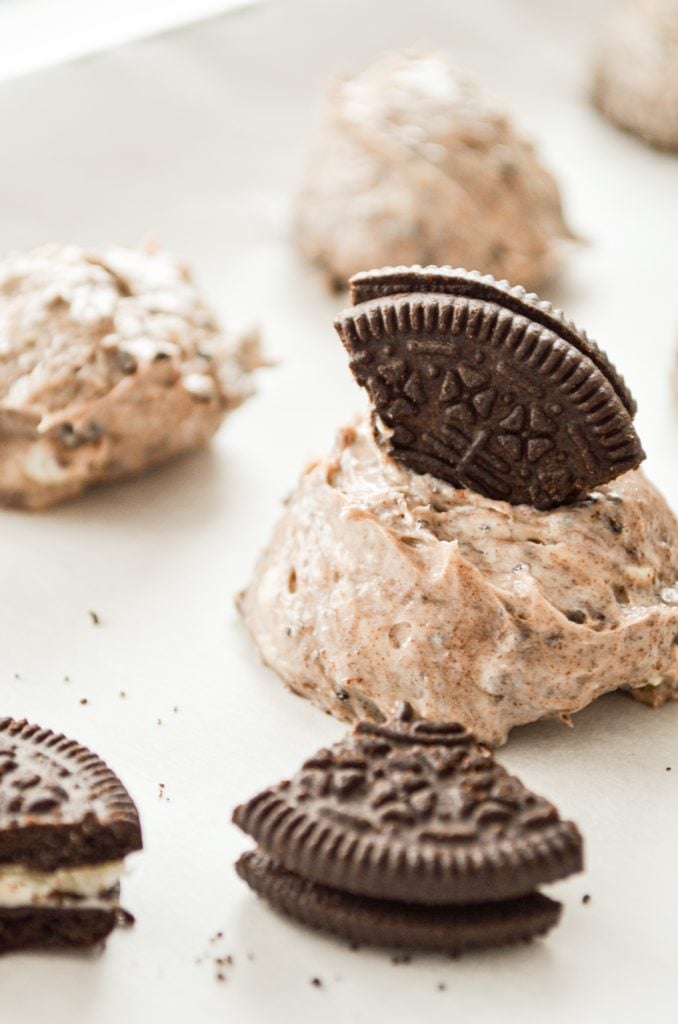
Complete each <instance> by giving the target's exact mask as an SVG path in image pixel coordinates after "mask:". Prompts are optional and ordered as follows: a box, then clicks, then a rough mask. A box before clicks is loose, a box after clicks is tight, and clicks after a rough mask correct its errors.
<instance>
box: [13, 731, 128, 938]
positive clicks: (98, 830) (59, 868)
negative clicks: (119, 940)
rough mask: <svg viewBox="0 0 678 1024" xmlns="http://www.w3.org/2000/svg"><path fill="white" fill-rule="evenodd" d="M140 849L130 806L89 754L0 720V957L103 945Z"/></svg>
mask: <svg viewBox="0 0 678 1024" xmlns="http://www.w3.org/2000/svg"><path fill="white" fill-rule="evenodd" d="M141 845H142V841H141V828H140V824H139V816H138V814H137V810H136V807H135V806H134V804H133V802H132V800H131V798H130V796H129V794H128V793H127V790H126V789H125V788H124V786H123V785H122V783H121V782H120V780H119V779H118V778H117V776H116V775H114V774H113V772H112V771H111V770H110V768H108V767H107V765H105V764H104V762H103V761H102V760H101V759H100V758H99V757H97V755H96V754H93V753H92V752H91V751H90V750H87V748H86V747H83V746H81V745H80V744H79V743H76V742H75V741H74V740H69V739H67V738H66V737H65V736H62V735H60V734H57V733H54V732H52V731H51V730H50V729H41V728H40V727H39V726H37V725H29V724H28V723H27V722H25V721H15V720H13V719H11V718H0V953H5V952H8V951H10V950H16V949H25V948H28V947H50V946H52V947H54V946H56V947H69V946H91V945H92V944H94V943H97V942H100V941H101V940H102V939H104V938H105V937H106V936H107V935H108V934H109V932H110V931H111V930H112V929H113V928H114V926H115V924H116V922H117V920H118V917H119V915H120V914H121V911H120V907H119V892H120V887H119V879H120V876H121V873H122V870H123V859H124V858H125V857H126V856H127V855H128V854H130V853H133V852H134V851H135V850H140V849H141Z"/></svg>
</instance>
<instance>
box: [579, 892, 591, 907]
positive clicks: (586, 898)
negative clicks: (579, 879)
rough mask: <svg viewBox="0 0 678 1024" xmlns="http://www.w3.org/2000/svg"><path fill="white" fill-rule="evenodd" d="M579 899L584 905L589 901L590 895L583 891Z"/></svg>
mask: <svg viewBox="0 0 678 1024" xmlns="http://www.w3.org/2000/svg"><path fill="white" fill-rule="evenodd" d="M581 901H582V903H583V904H584V906H586V904H587V903H590V902H591V897H590V895H589V894H588V893H584V895H583V896H582V898H581Z"/></svg>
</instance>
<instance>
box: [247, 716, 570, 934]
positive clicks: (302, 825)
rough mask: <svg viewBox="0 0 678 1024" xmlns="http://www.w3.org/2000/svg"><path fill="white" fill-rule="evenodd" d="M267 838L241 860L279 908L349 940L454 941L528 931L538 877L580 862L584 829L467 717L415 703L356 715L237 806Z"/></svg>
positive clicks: (542, 909) (537, 920)
mask: <svg viewBox="0 0 678 1024" xmlns="http://www.w3.org/2000/svg"><path fill="white" fill-rule="evenodd" d="M233 820H234V821H235V823H236V824H237V825H239V826H240V828H242V829H243V830H244V831H245V832H247V833H248V834H249V835H251V836H252V837H253V838H254V839H255V840H256V842H257V843H258V847H257V849H256V850H254V851H252V852H248V853H244V854H243V855H242V856H241V857H240V859H239V861H238V863H237V871H238V873H239V874H240V876H241V877H242V878H243V879H244V880H245V881H246V882H247V884H248V885H249V886H250V887H251V888H252V889H254V891H255V892H257V893H258V894H259V895H261V896H263V897H264V898H265V899H267V900H268V901H269V902H270V903H271V904H272V905H273V906H274V907H276V908H277V909H279V910H282V911H283V912H285V913H286V914H288V915H289V916H291V917H293V918H296V919H297V920H300V921H302V922H303V923H305V924H308V925H310V926H312V927H314V928H317V929H319V930H322V931H328V932H331V933H333V934H336V935H338V936H340V937H342V938H344V939H347V940H348V941H351V942H358V943H365V944H368V945H375V946H386V947H404V948H411V949H421V950H431V951H437V952H447V953H458V952H462V951H464V950H467V949H474V948H484V947H489V946H496V945H503V944H505V943H509V942H517V941H521V940H526V939H530V938H533V937H535V936H537V935H541V934H543V933H545V932H546V931H548V930H549V929H550V928H551V927H553V925H555V924H556V923H557V921H558V919H559V916H560V911H561V906H560V904H559V903H556V902H555V901H553V900H551V899H549V898H548V897H546V896H544V895H543V894H541V893H540V892H538V887H539V886H540V885H542V884H546V883H548V882H554V881H556V880H558V879H561V878H564V877H566V876H567V875H569V874H572V873H573V872H576V871H579V870H581V868H582V863H583V853H582V839H581V836H580V834H579V831H578V829H577V827H576V826H575V825H574V824H573V823H572V822H569V821H563V820H562V819H561V818H560V816H559V814H558V812H557V810H556V808H555V807H554V806H553V805H552V804H550V803H549V802H548V801H546V800H544V799H543V798H542V797H538V796H536V795H535V794H533V793H531V792H530V791H529V790H527V789H526V788H525V787H524V786H523V785H522V783H521V782H519V781H518V779H516V778H514V777H513V776H511V775H509V774H508V772H507V771H506V770H505V769H504V768H502V767H501V766H500V765H498V764H497V763H496V762H495V761H494V759H493V758H492V755H491V754H490V752H489V751H488V750H487V749H486V748H485V747H483V746H481V745H479V744H478V743H477V742H476V741H475V740H474V738H473V737H472V736H471V734H470V733H469V732H468V731H467V730H466V729H465V728H464V727H463V726H462V725H460V724H459V723H441V722H430V721H423V720H420V719H417V718H416V716H415V715H414V713H413V711H412V709H411V707H410V706H409V705H401V706H400V708H399V709H398V712H397V714H396V716H395V717H394V718H392V719H391V720H389V721H387V722H386V723H384V724H381V725H377V724H374V723H369V722H361V723H358V725H356V727H355V729H354V730H353V732H352V733H351V734H350V735H349V736H348V737H347V738H346V739H344V740H343V741H342V742H340V743H338V744H336V745H335V746H333V747H331V748H330V749H323V750H320V751H318V753H317V754H315V755H314V756H313V757H311V758H309V759H308V760H307V761H306V762H305V763H304V765H303V766H302V767H301V769H300V770H299V772H297V774H296V775H294V776H293V777H292V778H291V779H290V780H286V781H284V782H281V783H279V784H278V785H277V786H273V787H271V788H270V789H267V790H264V791H263V792H262V793H259V794H258V795H257V796H255V797H253V798H252V799H251V800H249V801H248V802H247V803H245V804H242V805H240V806H239V807H237V808H236V809H235V811H234V814H233Z"/></svg>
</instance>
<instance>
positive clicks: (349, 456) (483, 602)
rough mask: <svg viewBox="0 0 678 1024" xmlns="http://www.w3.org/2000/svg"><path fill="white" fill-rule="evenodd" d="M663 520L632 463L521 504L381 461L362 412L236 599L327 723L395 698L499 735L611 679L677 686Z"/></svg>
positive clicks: (669, 535) (640, 691)
mask: <svg viewBox="0 0 678 1024" xmlns="http://www.w3.org/2000/svg"><path fill="white" fill-rule="evenodd" d="M677 579H678V523H677V522H676V519H675V518H674V516H673V514H672V512H671V511H670V509H669V508H668V506H667V504H666V503H665V501H664V499H663V498H662V496H661V495H660V494H659V493H658V492H657V491H656V490H655V488H654V487H653V486H652V485H651V484H650V483H649V482H648V481H647V480H646V479H645V477H644V476H643V474H642V473H641V472H639V471H637V470H636V471H633V472H630V473H627V474H625V475H624V476H622V477H620V478H618V479H617V480H616V481H614V482H613V483H612V484H608V485H606V486H604V487H601V488H600V490H599V491H598V492H595V493H593V494H591V495H590V497H589V498H587V499H586V500H584V501H581V502H579V503H577V504H576V505H571V506H563V507H560V508H557V509H554V510H552V511H548V512H539V511H537V510H535V509H533V508H531V507H529V506H526V505H509V504H507V503H505V502H501V501H493V500H491V499H488V498H484V497H482V496H480V495H478V494H475V493H474V492H472V491H469V490H463V489H455V488H454V487H452V486H450V485H448V484H446V483H444V482H442V481H440V480H437V479H436V478H434V477H431V476H428V475H418V474H416V473H413V472H411V471H409V470H408V469H406V468H405V467H402V466H400V465H398V464H397V463H396V462H394V461H393V460H391V459H390V458H389V457H388V456H386V455H385V454H384V453H383V452H382V451H381V450H380V449H379V448H378V447H377V445H376V444H375V442H374V440H373V439H372V436H371V433H370V432H369V430H368V428H367V427H366V426H365V425H362V424H357V425H356V426H351V427H347V428H345V429H344V430H342V431H341V432H340V434H339V436H338V441H337V444H336V447H335V449H334V451H333V452H332V453H331V455H330V456H329V457H328V458H325V459H321V460H320V461H318V462H315V463H313V464H312V465H311V466H309V467H308V468H307V470H306V471H305V472H304V474H303V476H302V478H301V481H300V483H299V486H298V487H297V489H296V490H295V492H294V493H293V494H292V496H291V497H290V498H289V500H288V502H287V505H286V508H285V512H284V515H283V517H282V519H281V521H280V522H279V524H278V526H277V528H276V529H275V532H274V534H273V537H272V539H271V542H270V543H269V545H268V547H267V549H266V550H265V551H264V553H263V555H262V556H261V558H260V560H259V563H258V565H257V566H256V569H255V572H254V576H253V579H252V581H251V583H250V585H249V587H248V588H247V589H246V590H245V591H244V592H243V594H241V595H240V598H239V606H240V609H241V612H242V614H243V616H244V619H245V622H246V624H247V626H248V628H249V630H250V632H251V634H252V636H253V637H254V640H255V641H256V643H257V645H258V647H259V650H260V652H261V655H262V657H263V659H264V661H265V662H266V663H267V664H269V665H270V666H271V667H272V668H273V669H275V671H276V672H277V673H278V674H279V675H280V676H281V677H282V679H283V680H284V681H285V682H286V683H287V685H288V686H289V687H291V688H292V689H293V690H294V691H296V692H297V693H299V694H301V695H303V696H305V697H308V698H309V699H310V700H312V701H313V702H314V703H315V704H317V705H319V706H320V707H321V708H323V709H324V710H326V711H328V712H330V713H331V714H333V715H336V716H337V717H339V718H342V719H347V720H351V719H355V718H359V717H364V716H367V717H371V718H375V719H380V718H381V717H382V716H385V715H387V714H388V713H389V712H390V711H391V710H392V708H393V705H394V703H395V702H396V701H399V700H408V701H411V703H412V704H413V705H414V707H415V709H416V710H417V711H418V712H419V713H420V714H422V715H425V716H428V717H431V718H434V719H447V720H449V719H452V720H459V721H461V722H463V723H464V724H465V725H467V726H468V727H469V728H470V729H472V730H473V732H474V733H475V734H476V736H478V737H479V738H480V739H481V740H484V741H486V742H488V743H491V744H499V743H502V742H503V741H504V740H505V739H506V737H507V734H508V732H509V730H510V729H511V728H512V727H513V726H515V725H520V724H523V723H527V722H532V721H535V720H536V719H540V718H543V717H551V716H569V715H570V714H571V713H573V712H575V711H578V710H579V709H581V708H583V707H585V706H586V705H587V704H589V703H590V702H591V701H593V700H595V698H596V697H598V696H600V695H601V694H603V693H605V692H607V691H610V690H615V689H618V688H621V689H628V690H631V691H632V692H633V695H634V696H637V697H638V698H639V699H641V700H644V701H645V702H647V703H650V704H655V705H658V704H661V703H663V702H664V701H665V700H668V699H670V698H676V697H678V585H677V583H676V581H677Z"/></svg>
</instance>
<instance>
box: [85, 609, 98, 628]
mask: <svg viewBox="0 0 678 1024" xmlns="http://www.w3.org/2000/svg"><path fill="white" fill-rule="evenodd" d="M87 614H88V615H89V617H90V619H91V620H92V625H93V626H99V625H100V624H101V619H100V618H99V616H98V615H97V613H96V612H93V611H92V610H91V609H90V610H89V612H88V613H87Z"/></svg>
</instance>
